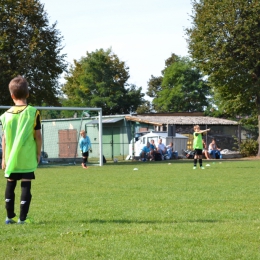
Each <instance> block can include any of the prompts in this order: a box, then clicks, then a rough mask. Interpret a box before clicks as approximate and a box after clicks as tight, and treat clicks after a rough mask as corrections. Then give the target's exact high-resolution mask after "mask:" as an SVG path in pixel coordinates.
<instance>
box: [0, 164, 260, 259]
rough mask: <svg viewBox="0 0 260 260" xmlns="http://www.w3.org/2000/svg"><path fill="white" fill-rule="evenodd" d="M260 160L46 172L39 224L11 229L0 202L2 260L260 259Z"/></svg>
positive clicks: (34, 209)
mask: <svg viewBox="0 0 260 260" xmlns="http://www.w3.org/2000/svg"><path fill="white" fill-rule="evenodd" d="M207 163H208V161H204V166H205V165H206V164H207ZM259 163H260V162H259V161H223V162H222V163H220V162H218V161H216V162H215V163H214V164H213V162H209V164H210V166H209V167H206V166H205V168H206V169H205V170H200V169H197V170H193V169H192V166H193V162H192V160H179V161H171V164H168V162H147V163H141V162H134V163H130V162H124V163H123V162H122V163H117V164H113V163H111V164H106V165H104V167H99V166H96V167H90V168H89V169H88V170H84V169H82V168H81V167H80V166H69V167H60V168H59V167H57V168H51V167H49V168H39V169H38V170H37V171H36V180H35V181H33V185H32V194H33V199H32V204H31V209H30V213H29V216H31V217H32V218H33V219H34V223H33V224H30V225H5V224H4V220H5V210H4V199H3V200H2V211H1V214H0V216H1V219H2V226H1V229H0V239H1V250H0V259H6V260H7V259H12V260H13V259H17V260H18V259H19V260H23V259H37V260H38V259H124V260H126V259H133V260H138V259H140V260H144V259H196V260H197V259H214V260H217V259H221V260H223V259H245V260H248V259H250V260H251V259H260V191H259V183H260V173H259V168H260V167H259ZM134 168H138V170H133V169H134ZM5 184H6V181H5V179H4V177H3V178H1V179H0V189H1V190H2V194H4V190H5ZM16 189H17V190H16V209H17V213H19V198H20V186H19V185H17V188H16ZM2 198H4V197H2Z"/></svg>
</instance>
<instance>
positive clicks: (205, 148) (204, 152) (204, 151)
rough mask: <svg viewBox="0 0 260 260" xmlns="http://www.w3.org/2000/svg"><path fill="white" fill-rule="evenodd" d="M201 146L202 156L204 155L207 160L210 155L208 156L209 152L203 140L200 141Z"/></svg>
mask: <svg viewBox="0 0 260 260" xmlns="http://www.w3.org/2000/svg"><path fill="white" fill-rule="evenodd" d="M202 144H203V150H202V154H204V155H205V157H206V159H207V160H209V159H210V158H209V157H210V155H209V152H208V150H207V144H206V142H205V141H204V139H203V140H202Z"/></svg>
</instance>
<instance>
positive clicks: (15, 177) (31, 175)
mask: <svg viewBox="0 0 260 260" xmlns="http://www.w3.org/2000/svg"><path fill="white" fill-rule="evenodd" d="M5 178H6V179H11V180H16V181H19V180H21V179H28V180H34V179H35V175H34V172H26V173H11V174H10V176H9V177H5Z"/></svg>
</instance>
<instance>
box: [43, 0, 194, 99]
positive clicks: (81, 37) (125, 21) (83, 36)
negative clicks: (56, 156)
mask: <svg viewBox="0 0 260 260" xmlns="http://www.w3.org/2000/svg"><path fill="white" fill-rule="evenodd" d="M40 2H41V3H42V4H44V9H45V11H46V12H47V15H48V18H49V22H50V24H53V23H54V22H57V26H56V29H57V30H59V31H60V34H61V36H63V37H64V40H63V42H62V44H63V45H64V46H65V47H64V49H63V51H62V53H65V54H67V58H66V60H67V61H68V62H69V63H70V64H72V63H73V60H74V59H75V60H79V59H80V58H81V57H84V56H86V53H87V52H93V51H96V50H97V49H101V48H102V49H104V50H107V49H108V48H111V49H112V51H113V53H114V54H116V55H117V56H118V57H119V59H120V60H121V61H124V62H125V63H126V66H128V67H129V74H130V78H129V80H128V83H129V84H135V85H136V86H137V87H142V92H143V93H145V92H146V91H147V82H148V81H149V79H150V78H151V75H153V76H155V77H158V76H161V71H162V70H163V69H164V66H165V60H166V59H168V58H169V57H170V56H171V54H172V53H175V54H177V55H179V56H188V48H187V43H186V40H185V32H184V29H185V28H187V27H190V26H191V23H190V15H191V10H192V6H191V3H190V2H191V0H74V1H72V0H66V1H64V0H40ZM61 81H62V79H61ZM145 98H146V99H149V98H148V97H147V96H146V97H145Z"/></svg>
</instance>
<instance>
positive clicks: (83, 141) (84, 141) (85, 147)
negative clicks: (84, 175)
mask: <svg viewBox="0 0 260 260" xmlns="http://www.w3.org/2000/svg"><path fill="white" fill-rule="evenodd" d="M80 136H81V138H80V140H79V147H80V151H81V154H82V164H81V165H82V168H84V169H87V168H88V167H87V161H88V156H89V154H88V153H89V151H90V152H92V148H91V142H90V139H89V137H88V136H87V133H86V131H84V130H81V131H80Z"/></svg>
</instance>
